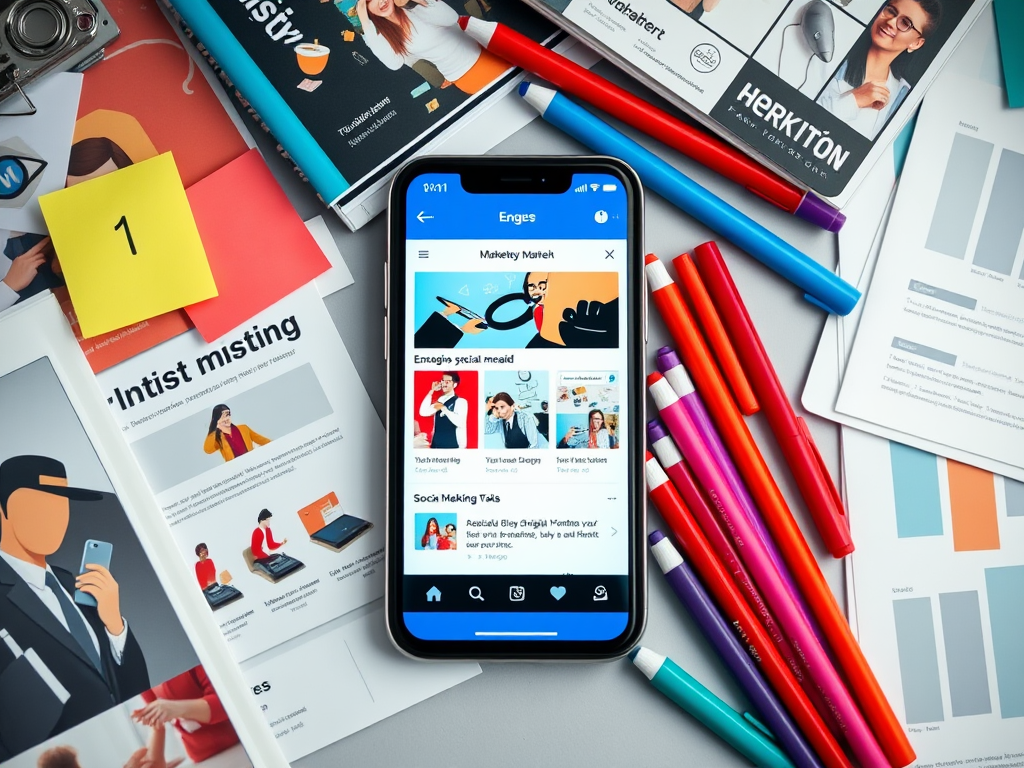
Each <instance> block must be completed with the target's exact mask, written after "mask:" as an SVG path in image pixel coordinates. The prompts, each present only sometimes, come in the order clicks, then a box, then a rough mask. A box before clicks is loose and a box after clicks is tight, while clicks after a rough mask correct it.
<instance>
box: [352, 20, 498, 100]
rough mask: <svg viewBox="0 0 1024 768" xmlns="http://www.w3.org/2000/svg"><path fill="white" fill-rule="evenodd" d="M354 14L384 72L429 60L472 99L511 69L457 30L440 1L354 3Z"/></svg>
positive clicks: (457, 27)
mask: <svg viewBox="0 0 1024 768" xmlns="http://www.w3.org/2000/svg"><path fill="white" fill-rule="evenodd" d="M356 14H357V15H358V16H359V21H360V22H361V23H362V25H363V31H364V34H363V40H365V41H366V45H367V46H369V48H370V50H371V51H372V52H373V54H374V56H376V57H377V58H378V59H379V60H380V62H381V63H382V64H383V65H384V66H386V67H387V68H388V69H396V70H397V69H401V67H402V66H403V65H404V66H409V67H411V66H412V65H413V64H415V63H416V62H417V61H420V60H423V61H429V62H430V63H431V64H433V65H434V66H435V67H437V69H438V71H440V73H441V74H442V75H443V76H444V79H445V81H447V82H449V83H451V84H452V85H454V86H455V87H456V88H458V89H459V90H460V91H462V92H464V93H468V94H474V93H476V92H477V91H479V90H481V89H483V88H485V87H486V86H488V85H490V84H491V83H492V82H493V81H494V80H495V79H496V78H497V77H499V76H500V75H501V74H502V73H503V72H505V71H506V70H507V69H508V68H509V67H510V66H511V65H509V64H508V63H507V62H505V61H503V60H502V59H499V58H498V57H497V56H495V55H494V54H493V53H489V52H487V51H485V50H484V49H483V48H481V47H480V46H479V45H477V43H476V41H475V40H473V38H471V37H470V36H469V35H467V34H466V33H465V32H463V31H462V30H461V29H459V26H458V23H459V15H458V14H457V13H456V12H455V11H453V10H452V9H451V8H450V7H449V6H448V5H446V4H445V3H444V2H443V1H442V0H359V2H358V3H357V4H356ZM442 87H443V86H442Z"/></svg>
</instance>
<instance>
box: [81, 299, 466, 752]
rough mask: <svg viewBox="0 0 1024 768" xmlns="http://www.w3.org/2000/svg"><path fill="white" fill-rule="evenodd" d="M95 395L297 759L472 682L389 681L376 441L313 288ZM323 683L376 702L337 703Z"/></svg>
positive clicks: (116, 374) (156, 357)
mask: <svg viewBox="0 0 1024 768" xmlns="http://www.w3.org/2000/svg"><path fill="white" fill-rule="evenodd" d="M98 379H99V383H100V388H101V389H102V390H103V393H104V396H105V397H106V399H107V402H108V404H109V405H110V408H111V410H112V411H113V413H114V416H115V419H116V420H117V422H118V423H119V425H120V426H121V430H122V434H123V436H124V438H125V439H126V440H127V441H128V443H129V444H130V446H131V450H132V452H133V453H134V454H135V457H136V459H137V460H138V462H139V465H140V466H141V468H142V471H143V474H144V475H145V476H146V480H147V481H148V483H149V486H150V489H151V490H152V493H153V495H154V496H155V497H156V500H157V503H158V504H159V505H160V507H161V510H162V517H163V519H164V521H165V523H164V534H165V535H166V536H169V538H170V540H172V541H173V542H174V544H175V545H176V547H177V549H178V552H179V553H180V558H179V568H178V577H179V578H182V579H185V580H187V581H188V582H190V586H191V588H192V590H193V592H194V593H195V594H196V595H197V596H202V597H203V598H204V600H205V602H206V603H207V611H208V614H209V616H210V618H212V619H213V622H211V623H215V624H216V625H217V627H219V629H220V632H221V634H222V635H223V637H224V638H225V639H226V641H227V643H228V646H229V648H230V650H231V653H232V655H233V657H234V659H235V661H236V662H238V664H239V665H240V667H241V670H242V674H243V676H244V677H245V679H246V681H247V683H248V684H249V687H250V688H251V689H252V690H253V692H254V693H256V694H257V696H258V701H259V703H260V705H261V708H262V709H263V711H264V715H265V716H266V718H267V720H268V722H269V723H270V724H271V726H272V727H273V730H274V735H275V736H276V737H277V738H278V739H279V741H280V744H281V748H282V750H283V751H284V754H285V756H286V757H287V758H288V759H289V760H295V759H297V758H299V757H302V756H303V755H306V754H308V753H309V752H311V751H313V750H315V749H319V748H321V747H323V746H326V745H327V744H330V743H331V742H333V741H336V740H337V739H339V738H341V737H343V736H344V735H347V733H351V732H352V731H353V730H357V729H358V728H361V727H365V726H366V725H369V724H370V723H372V722H376V721H377V720H380V719H381V718H383V717H386V716H388V715H390V714H392V713H393V712H395V711H398V710H399V709H403V708H405V707H407V706H410V705H411V704H414V703H416V702H417V701H420V700H422V699H423V698H426V697H427V696H431V695H433V694H434V693H437V692H439V691H441V690H444V689H446V688H448V687H450V686H452V685H454V684H456V683H458V682H461V681H463V680H465V679H468V678H469V677H472V676H473V675H475V674H477V673H479V670H480V668H479V667H478V666H477V665H475V664H456V665H445V666H443V667H430V668H428V667H427V666H426V665H408V666H409V668H408V669H407V671H406V673H405V674H403V675H402V676H401V680H400V681H399V680H398V679H396V676H395V675H394V671H393V669H394V668H393V667H392V666H391V665H392V663H398V664H401V657H400V656H399V654H398V653H397V651H394V650H393V649H392V648H391V647H390V644H389V643H388V641H387V639H386V637H385V636H384V628H383V617H382V614H381V612H380V611H379V610H373V608H376V607H377V606H372V607H367V606H369V604H371V603H373V602H374V601H378V600H379V598H381V597H382V596H383V592H384V465H383V461H382V459H383V456H384V429H383V427H382V425H381V423H380V420H379V418H378V417H377V413H376V411H375V410H374V409H373V406H372V405H371V403H370V398H369V396H368V395H367V394H366V390H365V389H364V388H363V385H362V383H361V381H360V379H359V376H358V374H357V373H356V370H355V367H354V366H353V364H352V361H351V359H350V358H349V356H348V353H347V351H346V349H345V346H344V344H343V343H342V341H341V337H340V336H339V335H338V332H337V329H336V328H335V326H334V322H333V321H332V320H331V317H330V315H329V314H328V312H327V309H326V307H325V306H324V303H323V301H322V300H321V299H320V296H319V293H318V291H317V287H316V285H315V284H313V283H310V284H308V285H306V286H304V287H303V288H301V289H300V290H298V291H296V292H294V293H293V294H291V295H290V296H288V297H286V298H285V299H283V300H281V301H279V302H278V303H277V304H274V305H273V306H271V307H270V308H269V309H267V310H265V311H264V312H261V313H260V314H258V315H256V316H255V317H253V318H252V320H251V321H249V322H247V323H245V324H244V325H242V326H239V327H238V328H236V329H235V330H234V331H232V332H230V333H228V334H227V335H225V336H224V337H222V338H220V339H218V340H217V341H215V342H213V343H211V344H207V343H206V342H204V341H203V339H202V337H201V336H200V335H199V333H198V331H195V330H192V331H189V332H188V333H185V334H182V335H181V336H178V337H176V338H175V339H172V340H171V341H169V342H167V343H165V344H162V345H161V346H159V347H157V348H155V349H151V350H149V351H147V352H144V353H143V354H141V355H139V356H137V357H134V358H132V359H130V360H127V361H125V362H124V363H122V364H120V365H118V366H116V367H114V368H111V369H109V370H107V371H105V372H104V373H102V374H101V375H100V376H99V377H98ZM325 648H329V649H330V651H329V652H328V651H326V650H324V649H325ZM382 659H383V661H382ZM325 676H330V678H331V679H332V680H333V681H336V682H337V683H338V685H343V684H344V681H346V680H348V681H349V682H350V683H351V684H352V686H354V689H351V690H355V691H364V690H365V691H371V692H372V693H369V694H368V695H367V696H365V697H361V694H360V695H357V693H352V695H351V696H349V695H348V693H346V696H342V697H339V696H337V695H335V694H334V692H333V690H332V691H327V690H324V689H323V687H322V686H321V684H320V683H321V681H322V680H323V679H324V678H325ZM345 690H346V691H347V692H348V691H349V690H350V689H349V688H346V689H345ZM344 713H348V715H346V716H343V714H344Z"/></svg>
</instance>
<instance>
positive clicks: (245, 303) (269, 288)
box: [185, 149, 331, 342]
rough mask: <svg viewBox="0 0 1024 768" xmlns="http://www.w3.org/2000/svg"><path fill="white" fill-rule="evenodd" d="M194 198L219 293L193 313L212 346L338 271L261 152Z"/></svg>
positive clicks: (198, 188) (191, 191)
mask: <svg viewBox="0 0 1024 768" xmlns="http://www.w3.org/2000/svg"><path fill="white" fill-rule="evenodd" d="M186 194H187V195H188V202H189V205H190V206H191V207H192V215H193V217H194V218H195V221H196V227H197V228H198V229H199V236H200V237H201V238H202V240H203V248H204V249H205V250H206V257H207V259H208V260H209V262H210V270H211V271H212V272H213V279H214V282H216V284H217V291H218V295H217V296H216V297H215V298H212V299H207V300H206V301H200V302H199V303H198V304H192V305H190V306H188V307H185V311H186V312H188V316H189V317H190V318H191V319H192V322H193V323H195V326H196V328H197V329H198V330H199V333H200V334H202V337H203V339H204V340H205V341H207V342H210V341H213V340H215V339H219V338H220V337H221V336H223V335H224V334H225V333H227V332H228V331H230V330H232V329H233V328H236V327H237V326H239V325H241V324H242V323H244V322H245V321H246V320H248V319H249V318H250V317H252V316H253V315H255V314H257V313H258V312H262V311H263V310H264V309H266V308H267V307H269V306H270V305H271V304H274V303H275V302H277V301H279V300H281V299H283V298H284V297H285V296H287V295H288V294H289V293H291V292H292V291H294V290H296V289H297V288H300V287H301V286H303V285H305V284H306V283H308V282H309V281H310V280H312V279H313V278H315V277H316V276H317V275H319V274H320V273H321V272H324V271H325V270H327V269H329V268H330V266H331V263H330V262H329V261H328V260H327V257H326V256H324V254H323V251H321V250H320V246H318V245H317V244H316V240H314V239H313V236H312V235H311V234H309V230H308V229H306V225H305V224H303V223H302V219H300V218H299V215H298V214H297V213H296V212H295V209H294V208H292V204H291V203H290V202H289V201H288V198H287V197H286V196H285V194H284V191H283V190H282V189H281V187H280V186H279V185H278V183H277V181H276V180H275V179H274V176H273V174H271V172H270V169H269V168H268V167H267V164H266V163H265V162H263V158H262V157H260V153H259V152H257V151H256V150H255V149H252V150H249V151H248V152H246V153H245V154H244V155H242V156H241V157H239V158H238V159H237V160H233V161H231V162H230V163H228V164H227V165H225V166H224V167H223V168H221V169H220V170H219V171H215V172H214V173H211V174H210V175H209V176H207V177H206V178H205V179H203V180H202V181H199V182H197V183H195V184H193V185H192V186H191V187H189V188H188V190H186Z"/></svg>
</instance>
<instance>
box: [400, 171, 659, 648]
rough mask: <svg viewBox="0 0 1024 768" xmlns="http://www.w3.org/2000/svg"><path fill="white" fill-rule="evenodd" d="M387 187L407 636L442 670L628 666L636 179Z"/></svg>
mask: <svg viewBox="0 0 1024 768" xmlns="http://www.w3.org/2000/svg"><path fill="white" fill-rule="evenodd" d="M390 194H391V197H390V208H389V248H388V259H387V287H386V288H385V293H386V297H385V338H386V342H385V347H386V350H385V354H386V357H387V360H388V402H387V431H388V440H387V444H388V488H387V506H388V518H387V521H388V528H387V590H386V608H387V610H386V614H387V623H388V629H389V632H390V634H391V638H392V640H393V642H394V643H395V645H396V646H397V647H398V648H399V649H400V650H401V651H403V652H405V653H406V654H409V655H411V656H413V657H417V658H427V659H458V658H463V659H524V660H532V659H606V658H614V657H616V656H620V655H622V654H624V653H626V652H627V651H628V650H629V649H630V648H631V647H632V646H633V645H634V644H635V643H636V642H637V640H638V639H639V637H640V634H641V632H642V631H643V626H644V621H645V612H646V608H645V554H644V541H643V532H644V526H645V510H646V507H645V496H644V487H643V483H644V474H643V460H644V437H643V428H644V424H645V418H644V375H643V374H644V370H643V366H644V360H643V351H644V343H645V336H646V330H645V324H646V318H645V311H644V307H645V302H644V296H645V294H644V289H645V286H644V271H643V241H642V235H643V218H642V211H643V207H642V190H641V187H640V181H639V179H638V178H637V176H636V174H635V173H634V172H633V171H632V169H630V168H629V166H627V165H626V164H624V163H623V162H621V161H620V160H616V159H613V158H608V157H567V158H554V157H477V158H456V157H431V158H422V159H418V160H414V161H412V162H411V163H409V164H408V165H406V166H405V167H404V168H403V169H402V170H401V171H399V173H398V174H397V175H396V177H395V180H394V182H393V184H392V187H391V193H390ZM439 296H444V297H450V298H452V299H453V300H454V302H453V303H455V302H457V303H458V304H459V305H460V306H463V305H465V306H469V307H473V308H474V312H475V313H479V314H482V315H483V317H484V319H485V321H486V326H487V327H486V328H482V327H470V328H466V327H465V323H464V321H461V320H459V319H457V315H454V314H453V315H444V314H443V313H442V312H441V311H439V308H438V300H437V297H439ZM436 382H440V385H439V386H435V383H436ZM570 391H586V392H594V391H599V392H601V393H602V396H601V398H600V402H599V403H598V404H597V405H596V406H595V407H593V408H591V407H589V405H590V403H591V401H593V400H595V399H596V398H594V397H589V398H587V399H584V400H580V398H578V397H577V398H576V400H573V399H572V398H569V397H565V396H564V395H563V393H568V392H570ZM486 394H490V395H491V396H492V398H493V399H492V407H491V409H488V408H487V407H486V402H487V400H486V397H485V395H486ZM570 433H571V437H572V439H571V440H567V439H566V436H567V435H570ZM560 449H561V450H560Z"/></svg>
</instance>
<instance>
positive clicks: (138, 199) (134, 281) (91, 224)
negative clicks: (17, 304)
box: [39, 152, 217, 338]
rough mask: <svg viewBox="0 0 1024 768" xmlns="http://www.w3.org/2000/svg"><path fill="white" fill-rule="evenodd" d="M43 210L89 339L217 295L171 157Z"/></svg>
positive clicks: (72, 191) (64, 193) (44, 201)
mask: <svg viewBox="0 0 1024 768" xmlns="http://www.w3.org/2000/svg"><path fill="white" fill-rule="evenodd" d="M39 205H40V207H41V208H42V210H43V217H44V218H45V219H46V226H47V228H48V229H49V230H50V237H51V238H52V240H53V247H54V251H55V252H56V254H57V258H58V259H59V260H60V266H61V270H62V271H63V273H64V280H65V281H66V282H67V286H68V292H69V293H70V294H71V300H72V301H73V302H74V305H75V311H76V314H77V315H78V323H79V326H80V327H81V330H82V335H83V336H85V337H86V338H90V337H92V336H97V335H99V334H101V333H107V332H109V331H113V330H116V329H117V328H123V327H125V326H127V325H132V324H133V323H138V322H140V321H142V320H147V319H149V318H151V317H155V316H156V315H159V314H163V313H164V312H169V311H171V310H172V309H178V308H180V307H184V306H186V305H187V304H194V303H195V302H197V301H202V300H204V299H209V298H212V297H213V296H216V295H217V286H216V284H215V283H214V281H213V275H212V274H211V273H210V265H209V263H208V262H207V260H206V253H205V251H204V250H203V243H202V240H200V238H199V231H198V230H197V229H196V223H195V220H194V219H193V218H192V210H191V209H190V208H189V203H188V198H187V197H186V196H185V189H184V188H183V187H182V184H181V177H180V176H179V175H178V169H177V167H176V166H175V165H174V158H173V157H172V156H171V153H170V152H165V153H164V154H162V155H159V156H157V157H154V158H151V159H150V160H144V161H143V162H141V163H138V164H136V165H130V166H128V167H126V168H122V169H120V170H118V171H114V172H113V173H108V174H106V175H104V176H100V177H98V178H95V179H91V180H89V181H85V182H82V183H80V184H76V185H75V186H73V187H68V188H67V189H62V190H60V191H58V192H52V193H50V194H49V195H44V196H42V197H40V198H39Z"/></svg>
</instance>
